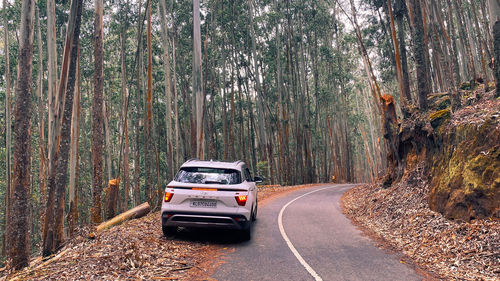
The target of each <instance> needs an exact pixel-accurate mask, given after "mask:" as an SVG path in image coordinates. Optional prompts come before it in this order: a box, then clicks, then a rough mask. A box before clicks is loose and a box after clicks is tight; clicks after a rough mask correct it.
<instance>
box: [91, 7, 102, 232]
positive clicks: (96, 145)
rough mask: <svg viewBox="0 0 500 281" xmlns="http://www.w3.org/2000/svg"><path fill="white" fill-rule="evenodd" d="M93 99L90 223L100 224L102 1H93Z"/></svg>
mask: <svg viewBox="0 0 500 281" xmlns="http://www.w3.org/2000/svg"><path fill="white" fill-rule="evenodd" d="M94 5H95V13H94V97H93V99H92V171H93V172H92V175H93V177H92V208H91V213H92V214H91V221H92V223H100V222H102V203H101V200H102V199H101V198H102V188H103V187H102V182H103V179H102V178H103V177H102V173H103V163H102V162H103V123H104V119H103V118H104V116H103V110H102V108H103V83H104V81H103V79H104V73H103V67H104V58H103V52H104V51H103V44H104V43H103V31H102V13H103V0H94Z"/></svg>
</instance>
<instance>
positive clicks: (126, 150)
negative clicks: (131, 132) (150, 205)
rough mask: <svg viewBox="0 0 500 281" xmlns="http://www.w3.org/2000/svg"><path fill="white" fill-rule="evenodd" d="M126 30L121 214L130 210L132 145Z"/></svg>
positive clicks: (123, 77)
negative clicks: (130, 157)
mask: <svg viewBox="0 0 500 281" xmlns="http://www.w3.org/2000/svg"><path fill="white" fill-rule="evenodd" d="M126 34H127V32H126V30H125V28H124V29H123V30H122V36H121V44H120V45H121V48H120V60H121V67H120V68H121V75H120V77H121V84H122V91H121V95H122V101H123V102H122V103H123V104H124V107H123V111H122V118H123V135H124V136H123V138H124V141H125V145H124V147H123V190H124V200H123V204H121V206H122V208H121V212H122V213H123V212H125V211H126V210H128V206H129V203H128V201H129V194H130V166H129V154H130V144H129V138H128V110H127V109H128V107H129V98H128V91H127V66H126V64H125V63H126V62H125V42H126Z"/></svg>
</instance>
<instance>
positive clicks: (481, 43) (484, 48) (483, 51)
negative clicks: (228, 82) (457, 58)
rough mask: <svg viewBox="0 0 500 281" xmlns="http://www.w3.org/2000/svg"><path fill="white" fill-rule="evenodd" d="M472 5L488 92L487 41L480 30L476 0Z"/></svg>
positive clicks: (472, 0) (472, 1)
mask: <svg viewBox="0 0 500 281" xmlns="http://www.w3.org/2000/svg"><path fill="white" fill-rule="evenodd" d="M470 5H471V7H472V14H473V15H474V24H475V27H476V34H477V42H478V44H479V48H478V49H479V50H478V51H479V54H480V58H481V67H482V71H483V75H484V84H485V85H486V90H488V87H489V80H490V79H489V77H488V72H487V71H486V67H487V66H486V65H487V63H486V54H487V53H488V46H487V45H486V40H483V37H482V36H481V29H480V28H479V19H478V16H477V12H476V4H475V3H474V0H471V1H470Z"/></svg>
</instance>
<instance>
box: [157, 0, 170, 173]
mask: <svg viewBox="0 0 500 281" xmlns="http://www.w3.org/2000/svg"><path fill="white" fill-rule="evenodd" d="M158 9H159V10H160V18H161V38H162V44H163V68H164V71H165V72H164V78H163V79H164V80H165V96H166V98H167V99H166V105H165V122H166V123H167V140H166V145H167V176H168V177H169V179H172V178H173V177H174V169H173V163H174V159H173V154H174V152H173V146H172V143H173V139H172V88H171V87H170V59H169V48H168V45H169V44H170V42H169V37H168V26H167V19H166V16H167V8H166V5H165V0H160V6H159V7H158Z"/></svg>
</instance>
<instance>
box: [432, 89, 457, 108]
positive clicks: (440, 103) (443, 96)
mask: <svg viewBox="0 0 500 281" xmlns="http://www.w3.org/2000/svg"><path fill="white" fill-rule="evenodd" d="M427 102H428V104H429V107H430V108H431V109H433V110H442V109H446V108H447V107H449V106H450V105H451V100H450V94H449V93H448V92H444V93H434V94H432V95H429V96H428V97H427Z"/></svg>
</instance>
